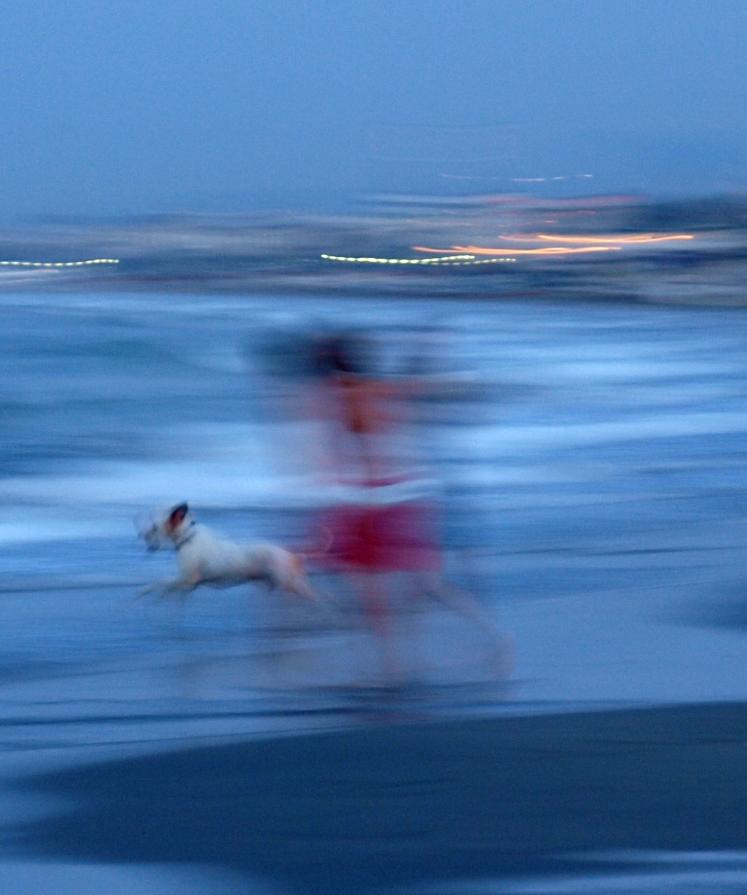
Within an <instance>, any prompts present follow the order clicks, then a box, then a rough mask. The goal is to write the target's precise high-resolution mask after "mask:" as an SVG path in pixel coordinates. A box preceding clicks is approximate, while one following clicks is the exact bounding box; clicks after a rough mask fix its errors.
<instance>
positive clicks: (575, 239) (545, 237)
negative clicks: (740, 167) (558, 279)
mask: <svg viewBox="0 0 747 895" xmlns="http://www.w3.org/2000/svg"><path fill="white" fill-rule="evenodd" d="M500 239H505V240H510V241H512V242H549V241H552V242H567V243H573V244H578V243H580V244H582V245H583V244H588V243H592V244H594V243H606V244H608V243H617V244H618V245H646V244H648V243H652V242H672V241H674V240H688V239H695V237H694V236H693V235H692V234H691V233H662V234H656V233H635V234H632V235H630V236H625V235H615V234H609V235H607V236H559V235H555V234H549V233H515V234H511V235H506V236H501V237H500Z"/></svg>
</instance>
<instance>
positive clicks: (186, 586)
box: [137, 576, 200, 599]
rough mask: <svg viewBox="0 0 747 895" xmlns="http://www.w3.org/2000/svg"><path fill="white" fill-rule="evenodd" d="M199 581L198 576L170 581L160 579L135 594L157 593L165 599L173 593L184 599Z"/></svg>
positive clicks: (141, 595)
mask: <svg viewBox="0 0 747 895" xmlns="http://www.w3.org/2000/svg"><path fill="white" fill-rule="evenodd" d="M199 583H200V579H199V577H198V576H191V577H189V578H174V579H172V580H171V581H161V582H158V583H156V584H149V585H148V586H147V587H144V588H142V590H140V591H138V594H137V596H138V598H139V597H145V596H148V595H149V594H157V595H158V596H159V597H160V598H161V599H165V598H167V597H169V596H171V595H174V596H178V597H181V598H182V599H186V598H187V597H188V596H189V594H191V593H192V591H193V590H194V589H195V588H196V587H197V585H198V584H199Z"/></svg>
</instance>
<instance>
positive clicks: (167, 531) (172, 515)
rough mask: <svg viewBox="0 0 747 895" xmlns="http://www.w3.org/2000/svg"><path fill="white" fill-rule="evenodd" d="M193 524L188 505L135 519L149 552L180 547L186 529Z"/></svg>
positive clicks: (178, 505) (182, 504)
mask: <svg viewBox="0 0 747 895" xmlns="http://www.w3.org/2000/svg"><path fill="white" fill-rule="evenodd" d="M191 524H192V517H191V515H190V512H189V506H188V505H187V504H186V503H180V504H177V505H176V506H175V507H171V508H170V509H168V510H165V511H162V512H155V513H150V514H148V515H147V516H146V517H142V516H141V517H138V518H136V519H135V527H136V528H137V532H138V535H139V536H140V537H141V538H142V539H143V540H144V541H145V546H146V547H147V548H148V550H160V549H161V548H162V547H167V546H168V547H173V546H174V545H175V544H177V545H178V544H179V543H180V541H181V540H182V537H183V534H184V531H185V529H186V528H188V527H189V526H190V525H191Z"/></svg>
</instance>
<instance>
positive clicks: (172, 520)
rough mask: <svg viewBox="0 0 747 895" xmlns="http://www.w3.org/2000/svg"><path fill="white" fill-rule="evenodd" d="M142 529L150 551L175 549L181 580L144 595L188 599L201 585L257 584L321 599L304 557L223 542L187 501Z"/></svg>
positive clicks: (271, 548)
mask: <svg viewBox="0 0 747 895" xmlns="http://www.w3.org/2000/svg"><path fill="white" fill-rule="evenodd" d="M136 525H137V523H136ZM139 528H140V531H139V534H140V536H141V537H142V538H143V540H144V541H145V543H146V544H147V546H148V549H149V550H159V549H160V548H161V547H165V546H171V547H173V548H174V549H175V550H176V552H177V554H178V562H179V572H180V574H179V577H178V578H174V579H173V580H170V581H165V582H161V583H160V584H153V585H149V586H148V587H146V588H145V589H144V590H143V591H141V593H140V596H144V595H145V594H148V593H160V594H162V595H165V594H168V593H176V594H181V595H183V596H186V595H187V594H189V593H190V592H191V591H193V590H194V589H195V588H196V587H198V586H199V585H201V584H209V585H213V586H214V587H230V586H232V585H236V584H243V583H244V582H247V581H258V582H262V583H264V584H266V585H267V587H269V588H270V590H272V589H274V588H276V587H277V588H279V589H280V590H283V591H286V592H287V593H290V594H295V595H296V596H299V597H305V598H307V599H310V600H316V599H317V595H316V593H315V591H314V590H313V589H312V587H311V585H310V584H309V581H308V579H307V577H306V574H305V572H304V569H303V560H302V558H301V557H300V556H299V555H297V554H295V553H291V552H290V551H289V550H284V549H283V548H282V547H278V546H277V545H276V544H249V545H241V544H236V543H234V542H233V541H227V540H224V539H222V538H218V537H216V535H215V534H213V532H212V531H210V529H209V528H207V527H206V526H204V525H198V524H197V523H196V522H195V521H194V519H193V518H192V515H191V513H190V511H189V507H188V506H187V504H186V503H180V504H179V505H178V506H175V507H173V508H172V509H170V510H167V511H166V513H165V514H161V515H160V516H159V517H156V518H155V520H151V522H150V524H148V525H140V526H139Z"/></svg>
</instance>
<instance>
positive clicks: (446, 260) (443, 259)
mask: <svg viewBox="0 0 747 895" xmlns="http://www.w3.org/2000/svg"><path fill="white" fill-rule="evenodd" d="M320 258H322V259H323V260H324V261H340V262H346V263H348V264H410V265H411V264H419V265H421V266H422V265H428V266H431V267H433V266H436V267H468V266H472V265H475V264H505V263H510V262H513V261H516V258H506V257H504V258H475V256H474V255H441V256H439V257H438V258H370V257H356V256H353V255H328V254H326V253H323V254H322V255H320Z"/></svg>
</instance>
